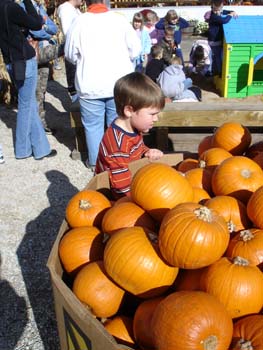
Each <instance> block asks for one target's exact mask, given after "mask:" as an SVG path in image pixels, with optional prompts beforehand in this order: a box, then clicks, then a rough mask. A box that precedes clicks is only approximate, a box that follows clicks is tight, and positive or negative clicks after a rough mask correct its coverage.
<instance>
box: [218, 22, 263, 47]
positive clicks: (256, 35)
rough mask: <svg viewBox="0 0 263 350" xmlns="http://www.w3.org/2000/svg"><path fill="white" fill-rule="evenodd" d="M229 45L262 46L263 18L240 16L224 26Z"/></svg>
mask: <svg viewBox="0 0 263 350" xmlns="http://www.w3.org/2000/svg"><path fill="white" fill-rule="evenodd" d="M223 28H224V33H225V39H226V43H227V44H232V43H233V44H243V43H244V44H256V43H259V44H262V43H263V16H239V17H238V18H236V19H235V18H232V19H231V20H230V21H229V22H228V23H226V24H224V25H223Z"/></svg>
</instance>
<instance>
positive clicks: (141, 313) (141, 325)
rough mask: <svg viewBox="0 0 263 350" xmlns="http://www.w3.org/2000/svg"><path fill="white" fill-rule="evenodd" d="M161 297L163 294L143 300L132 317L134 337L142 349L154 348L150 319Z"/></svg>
mask: <svg viewBox="0 0 263 350" xmlns="http://www.w3.org/2000/svg"><path fill="white" fill-rule="evenodd" d="M163 299H164V296H162V297H158V298H152V299H148V300H144V301H143V302H142V303H141V304H140V305H139V306H138V307H137V309H136V311H135V314H134V318H133V333H134V338H135V340H136V343H137V344H138V345H140V347H142V348H143V349H144V348H147V349H149V348H154V343H153V337H152V332H151V321H152V316H153V313H154V311H155V309H156V307H157V305H159V303H160V302H161V301H162V300H163Z"/></svg>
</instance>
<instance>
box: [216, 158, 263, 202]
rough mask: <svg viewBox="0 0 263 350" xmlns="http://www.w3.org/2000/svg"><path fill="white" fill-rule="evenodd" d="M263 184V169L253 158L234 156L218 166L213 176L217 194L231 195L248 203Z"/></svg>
mask: <svg viewBox="0 0 263 350" xmlns="http://www.w3.org/2000/svg"><path fill="white" fill-rule="evenodd" d="M262 185H263V171H262V169H261V168H260V166H259V165H258V164H257V163H255V162H254V161H253V160H251V159H249V158H247V157H243V156H234V157H231V158H228V159H225V160H224V161H223V162H222V163H221V164H220V165H218V166H217V168H216V169H215V171H214V172H213V176H212V189H213V192H214V194H215V195H217V196H219V195H223V196H224V195H229V196H232V197H235V198H237V199H239V200H241V201H242V202H243V203H247V201H248V199H249V197H250V196H251V194H252V193H253V192H255V191H256V190H257V189H258V188H259V187H260V186H262Z"/></svg>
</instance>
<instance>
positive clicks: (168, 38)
mask: <svg viewBox="0 0 263 350" xmlns="http://www.w3.org/2000/svg"><path fill="white" fill-rule="evenodd" d="M160 45H161V46H162V48H163V60H164V63H165V65H166V66H169V64H170V61H171V58H172V56H173V55H176V50H177V45H176V43H175V41H174V30H173V28H170V27H167V28H165V30H164V37H163V39H162V40H161V42H160Z"/></svg>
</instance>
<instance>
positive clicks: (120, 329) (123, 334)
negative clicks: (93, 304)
mask: <svg viewBox="0 0 263 350" xmlns="http://www.w3.org/2000/svg"><path fill="white" fill-rule="evenodd" d="M132 323H133V320H132V318H131V317H128V316H124V315H119V316H115V317H113V318H112V319H108V320H106V322H105V323H104V327H105V329H106V330H107V331H108V332H109V333H110V334H111V335H112V336H113V337H114V338H115V339H116V341H117V343H119V344H124V345H127V346H132V345H134V335H133V328H132Z"/></svg>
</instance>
